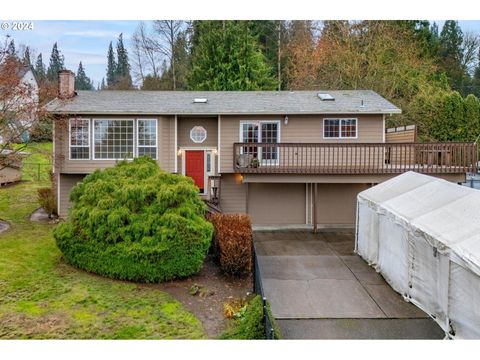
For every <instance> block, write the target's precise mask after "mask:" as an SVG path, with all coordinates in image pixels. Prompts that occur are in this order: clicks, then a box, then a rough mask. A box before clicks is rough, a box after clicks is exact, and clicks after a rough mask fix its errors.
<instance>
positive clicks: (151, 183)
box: [54, 157, 213, 282]
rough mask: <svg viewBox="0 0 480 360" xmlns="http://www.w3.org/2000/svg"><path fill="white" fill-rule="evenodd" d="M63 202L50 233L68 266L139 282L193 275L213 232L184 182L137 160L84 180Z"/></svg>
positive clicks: (188, 182) (144, 160)
mask: <svg viewBox="0 0 480 360" xmlns="http://www.w3.org/2000/svg"><path fill="white" fill-rule="evenodd" d="M70 200H71V201H72V202H73V207H72V208H71V210H70V213H69V218H68V220H67V221H66V222H64V223H61V224H59V225H58V226H57V228H56V229H55V231H54V236H55V239H56V242H57V245H58V247H59V248H60V250H61V251H62V253H63V256H64V258H65V260H66V261H67V262H68V263H70V264H71V265H74V266H77V267H79V268H82V269H85V270H87V271H91V272H94V273H97V274H101V275H105V276H109V277H112V278H116V279H124V280H134V281H145V282H158V281H166V280H170V279H173V278H177V277H184V276H188V275H191V274H194V273H196V272H198V271H199V270H200V268H201V266H202V263H203V260H204V258H205V255H206V254H207V251H208V248H209V245H210V240H211V237H212V232H213V229H212V225H211V224H210V223H209V222H207V221H206V220H205V219H204V217H203V214H204V211H205V205H204V204H203V202H202V200H201V199H200V198H199V196H198V188H197V187H196V186H195V185H194V183H193V181H192V180H191V179H190V178H187V177H184V176H181V175H175V174H170V173H167V172H165V171H162V170H160V168H159V167H158V165H157V164H156V163H155V162H154V161H153V160H150V159H148V158H145V157H142V158H138V159H135V160H134V161H133V162H130V163H128V162H125V161H123V162H120V163H119V164H118V165H116V166H115V167H113V168H108V169H105V170H102V171H100V170H97V171H95V172H94V173H93V174H90V175H88V176H86V177H85V179H84V180H83V182H81V183H79V184H78V185H77V186H75V187H74V188H73V189H72V192H71V195H70Z"/></svg>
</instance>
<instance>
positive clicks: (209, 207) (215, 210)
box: [205, 201, 222, 214]
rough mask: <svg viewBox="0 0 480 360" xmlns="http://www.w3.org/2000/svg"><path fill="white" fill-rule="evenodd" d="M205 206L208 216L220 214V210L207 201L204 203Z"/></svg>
mask: <svg viewBox="0 0 480 360" xmlns="http://www.w3.org/2000/svg"><path fill="white" fill-rule="evenodd" d="M205 204H206V205H207V211H208V212H209V213H210V214H221V213H222V211H221V210H220V208H219V207H218V206H217V205H214V204H212V203H211V202H209V201H205Z"/></svg>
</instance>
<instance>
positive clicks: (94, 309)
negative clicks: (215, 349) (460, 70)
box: [0, 144, 206, 339]
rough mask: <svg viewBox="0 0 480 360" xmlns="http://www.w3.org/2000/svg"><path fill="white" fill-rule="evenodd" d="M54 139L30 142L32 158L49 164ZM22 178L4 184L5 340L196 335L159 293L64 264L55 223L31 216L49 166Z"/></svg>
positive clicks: (188, 319)
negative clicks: (54, 232) (54, 233)
mask: <svg viewBox="0 0 480 360" xmlns="http://www.w3.org/2000/svg"><path fill="white" fill-rule="evenodd" d="M50 149H51V144H38V145H35V144H34V145H32V146H29V147H28V148H27V149H26V150H25V151H28V152H30V153H31V155H30V156H29V157H28V158H27V159H26V160H25V161H26V162H28V163H42V164H48V163H50V162H51V160H50V159H49V154H50ZM24 171H25V172H24V180H25V181H24V182H22V183H20V184H17V185H14V186H10V187H7V188H2V189H0V219H2V220H6V221H8V222H9V223H10V225H11V228H10V229H9V230H8V231H7V232H4V233H2V234H0V338H4V339H5V338H7V339H12V338H15V339H16V338H21V339H25V338H29V339H65V338H68V339H198V338H205V337H206V334H205V332H204V330H203V328H202V324H201V323H200V322H199V320H197V318H195V316H193V315H192V314H191V313H189V312H187V311H186V310H185V309H184V308H183V307H182V305H181V304H180V303H179V302H178V301H177V300H175V299H174V298H172V297H171V296H170V295H168V294H166V293H165V292H162V291H160V290H156V289H151V288H147V287H141V286H137V285H136V284H134V283H127V282H121V281H114V280H109V279H105V278H102V277H99V276H96V275H91V274H88V273H85V272H83V271H79V270H76V269H74V268H72V267H71V266H68V265H66V264H65V263H64V262H63V261H62V259H61V254H60V251H59V250H58V249H57V247H56V245H55V241H54V239H53V236H52V230H53V227H54V225H44V224H38V223H32V222H30V221H29V216H30V214H31V213H32V212H33V211H34V210H35V209H36V208H37V207H38V204H37V199H36V190H37V189H38V188H39V187H43V186H50V183H49V176H48V171H49V167H48V165H45V166H41V174H40V180H38V176H37V175H38V173H37V171H38V169H37V168H35V166H26V167H25V169H24Z"/></svg>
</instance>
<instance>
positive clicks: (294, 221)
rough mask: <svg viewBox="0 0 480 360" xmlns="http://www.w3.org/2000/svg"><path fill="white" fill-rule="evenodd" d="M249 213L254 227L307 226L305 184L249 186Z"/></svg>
mask: <svg viewBox="0 0 480 360" xmlns="http://www.w3.org/2000/svg"><path fill="white" fill-rule="evenodd" d="M248 213H249V215H250V217H251V218H252V222H253V224H254V225H301V224H305V184H272V183H270V184H262V183H249V184H248Z"/></svg>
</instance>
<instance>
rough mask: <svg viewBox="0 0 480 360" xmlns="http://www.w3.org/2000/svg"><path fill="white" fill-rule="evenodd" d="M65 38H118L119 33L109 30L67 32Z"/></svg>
mask: <svg viewBox="0 0 480 360" xmlns="http://www.w3.org/2000/svg"><path fill="white" fill-rule="evenodd" d="M63 35H64V36H80V37H92V38H116V37H117V36H118V33H117V32H116V31H108V30H78V31H66V32H64V33H63Z"/></svg>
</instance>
